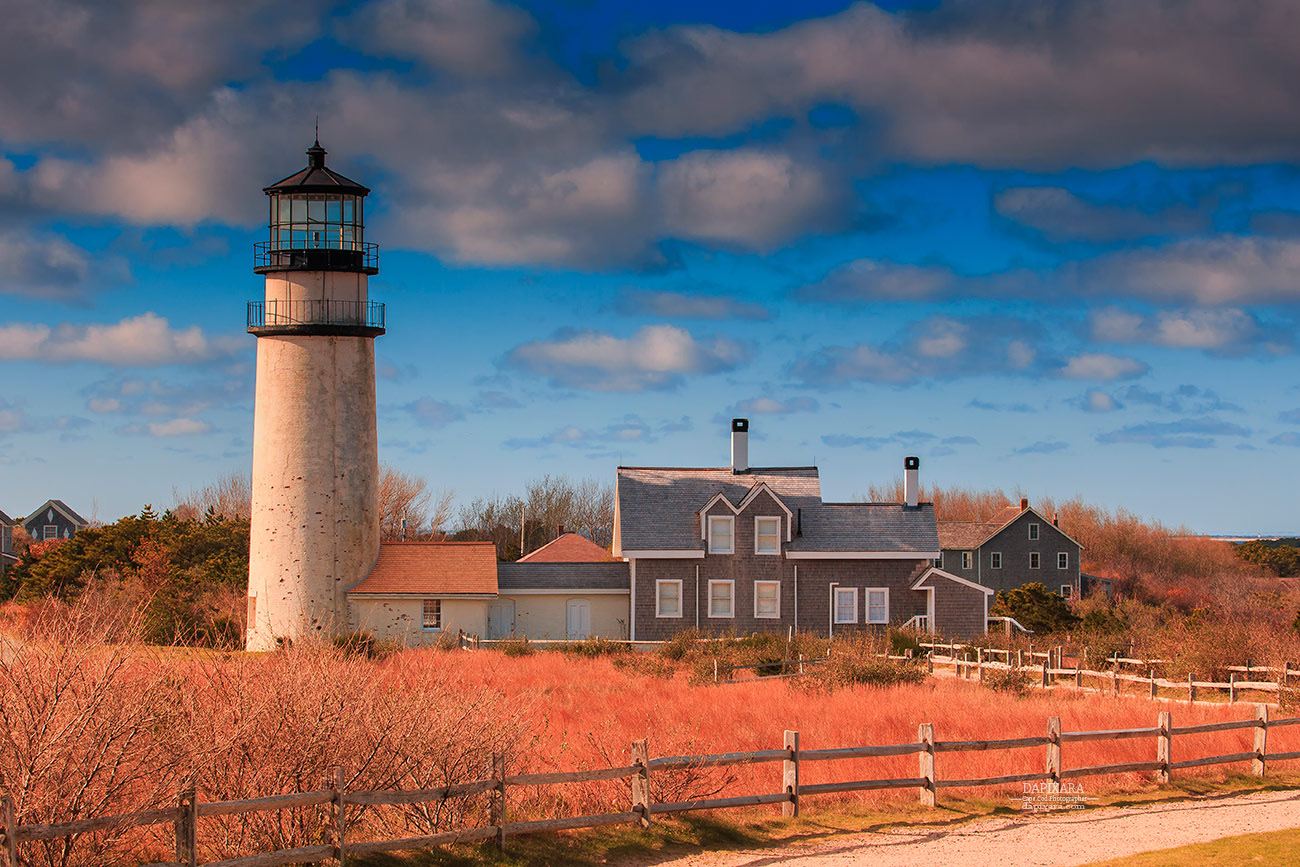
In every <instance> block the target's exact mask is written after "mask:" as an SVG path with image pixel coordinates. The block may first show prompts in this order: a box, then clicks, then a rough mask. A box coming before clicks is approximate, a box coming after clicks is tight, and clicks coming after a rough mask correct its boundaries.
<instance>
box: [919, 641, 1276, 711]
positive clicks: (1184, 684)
mask: <svg viewBox="0 0 1300 867" xmlns="http://www.w3.org/2000/svg"><path fill="white" fill-rule="evenodd" d="M921 646H922V647H926V648H929V649H930V651H931V652H930V654H929V656H928V659H929V664H930V665H931V666H935V665H951V666H952V667H953V671H954V673H955V674H956V675H957V676H958V677H965V678H970V677H972V676H974V677H975V678H976V679H978V680H983V679H984V672H985V671H989V670H993V671H996V670H1002V671H1006V670H1008V669H1019V670H1022V671H1026V672H1031V673H1032V674H1033V675H1036V678H1035V683H1036V684H1037V685H1039V686H1044V687H1046V686H1051V685H1052V684H1054V683H1057V682H1058V680H1060V679H1064V680H1065V682H1066V683H1068V684H1072V685H1073V686H1074V687H1076V688H1078V689H1084V688H1088V689H1091V690H1093V691H1097V692H1109V693H1111V694H1113V695H1120V693H1121V686H1120V685H1121V684H1137V685H1139V686H1140V687H1142V690H1141V693H1144V694H1148V695H1150V697H1151V698H1159V697H1160V690H1162V689H1163V690H1172V691H1175V692H1180V693H1181V692H1183V691H1186V693H1187V701H1188V702H1191V703H1194V702H1196V701H1197V700H1198V699H1197V696H1198V695H1199V694H1200V691H1202V690H1221V691H1224V692H1226V693H1227V697H1228V702H1229V703H1233V702H1236V701H1237V700H1238V699H1239V698H1240V693H1242V692H1261V693H1272V694H1274V695H1276V696H1279V697H1280V695H1281V693H1282V692H1283V691H1284V690H1287V689H1297V688H1300V681H1296V680H1295V678H1297V677H1300V668H1297V667H1293V663H1290V662H1288V663H1286V664H1284V665H1283V666H1281V667H1280V668H1275V667H1270V666H1263V665H1253V666H1246V665H1232V666H1227V671H1228V679H1227V680H1226V681H1204V680H1197V679H1196V676H1195V675H1191V674H1189V675H1188V676H1187V680H1177V681H1175V680H1168V679H1166V678H1163V677H1157V676H1156V669H1155V667H1156V666H1157V665H1161V664H1163V661H1162V660H1142V659H1130V658H1125V657H1120V656H1115V657H1107V662H1110V663H1111V668H1110V670H1109V671H1099V670H1095V669H1088V668H1084V667H1083V666H1082V664H1081V663H1082V661H1081V660H1077V659H1076V662H1075V666H1074V667H1073V668H1070V667H1068V666H1066V665H1065V664H1064V662H1065V653H1064V650H1063V648H1060V647H1054V648H1050V649H1048V650H1047V651H1043V652H1035V651H1032V650H1031V651H1022V650H999V649H997V648H988V647H970V646H968V645H962V644H938V643H935V644H930V643H922V645H921ZM940 650H947V651H948V653H947V654H943V655H940V654H939V653H938V651H940ZM998 656H1001V657H1002V658H1003V659H1005V660H1006V661H1005V662H1001V661H998V659H997V658H996V657H998ZM1122 665H1138V666H1142V667H1146V668H1147V673H1146V674H1145V675H1142V674H1130V673H1127V672H1121V671H1120V666H1122ZM1238 672H1241V673H1245V674H1253V673H1255V672H1263V673H1266V674H1269V673H1276V674H1277V675H1278V680H1276V681H1268V680H1246V679H1238V677H1237V674H1238ZM1085 678H1086V679H1088V682H1089V683H1091V686H1085ZM1272 703H1273V704H1280V702H1279V701H1274V702H1272Z"/></svg>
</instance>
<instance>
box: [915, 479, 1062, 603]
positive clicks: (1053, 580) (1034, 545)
mask: <svg viewBox="0 0 1300 867" xmlns="http://www.w3.org/2000/svg"><path fill="white" fill-rule="evenodd" d="M938 530H939V547H940V548H941V549H942V550H941V555H940V559H939V560H938V561H937V563H938V565H939V566H940V567H941V568H942V569H943V570H944V571H945V572H950V573H952V574H953V575H958V576H960V577H962V578H965V579H967V580H968V581H974V582H975V583H976V584H981V585H983V586H985V587H990V588H992V589H993V590H995V591H1001V590H1014V589H1016V588H1017V587H1020V586H1023V585H1025V584H1029V583H1038V584H1042V585H1044V586H1045V587H1047V589H1049V590H1052V591H1054V592H1057V593H1060V594H1061V595H1062V596H1065V597H1067V598H1068V597H1074V596H1078V595H1079V592H1080V589H1081V587H1080V576H1079V558H1080V556H1081V554H1082V553H1083V547H1082V546H1081V545H1080V544H1079V543H1078V542H1076V541H1075V540H1074V539H1072V538H1070V537H1069V536H1068V535H1067V534H1066V533H1065V531H1063V530H1062V529H1061V528H1060V527H1059V526H1057V523H1056V521H1052V520H1048V519H1047V518H1046V517H1044V516H1043V515H1042V514H1040V513H1039V512H1037V511H1036V510H1034V509H1031V508H1030V507H1029V501H1028V500H1026V499H1022V500H1021V501H1020V506H1019V507H1016V506H1007V507H1006V508H1005V509H1003V510H1002V511H1001V512H999V513H998V514H996V515H994V516H993V518H992V519H991V520H989V521H940V522H939V526H938Z"/></svg>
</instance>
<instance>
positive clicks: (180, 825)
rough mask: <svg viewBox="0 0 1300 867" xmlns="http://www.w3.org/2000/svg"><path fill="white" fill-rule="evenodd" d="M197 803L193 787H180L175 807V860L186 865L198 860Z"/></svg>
mask: <svg viewBox="0 0 1300 867" xmlns="http://www.w3.org/2000/svg"><path fill="white" fill-rule="evenodd" d="M198 848H199V804H198V794H197V793H196V792H195V790H194V787H193V786H190V787H189V788H186V789H182V790H181V792H180V795H179V796H178V798H177V807H176V860H177V861H178V862H180V863H181V864H184V865H186V867H195V865H196V864H198V861H199V853H198Z"/></svg>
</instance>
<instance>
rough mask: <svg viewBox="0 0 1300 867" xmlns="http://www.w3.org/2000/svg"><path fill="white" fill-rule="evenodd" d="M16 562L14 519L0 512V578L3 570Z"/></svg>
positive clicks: (3, 572)
mask: <svg viewBox="0 0 1300 867" xmlns="http://www.w3.org/2000/svg"><path fill="white" fill-rule="evenodd" d="M17 562H18V558H17V557H15V556H14V519H13V518H11V517H9V516H8V515H6V514H5V513H4V512H0V578H3V577H4V574H5V569H7V568H9V567H10V566H12V565H14V564H15V563H17Z"/></svg>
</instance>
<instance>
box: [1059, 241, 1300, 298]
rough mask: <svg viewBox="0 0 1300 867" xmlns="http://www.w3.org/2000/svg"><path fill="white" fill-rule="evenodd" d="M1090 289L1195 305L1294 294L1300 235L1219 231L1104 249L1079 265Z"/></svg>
mask: <svg viewBox="0 0 1300 867" xmlns="http://www.w3.org/2000/svg"><path fill="white" fill-rule="evenodd" d="M1078 270H1079V283H1080V286H1081V288H1082V289H1083V291H1085V292H1087V293H1090V294H1120V295H1123V294H1131V295H1137V296H1139V297H1143V298H1150V299H1153V300H1158V301H1174V302H1183V303H1188V302H1190V303H1194V304H1200V305H1207V306H1210V305H1223V304H1242V303H1267V302H1295V301H1297V300H1300V240H1296V239H1282V238H1262V237H1243V236H1237V235H1219V236H1215V237H1211V238H1194V239H1190V240H1184V241H1178V242H1175V243H1172V244H1167V245H1165V246H1161V247H1140V248H1135V249H1131V250H1125V251H1121V252H1118V253H1112V254H1108V255H1106V256H1102V257H1099V258H1097V259H1095V260H1092V261H1089V262H1085V263H1083V264H1081V265H1080V266H1079V269H1078Z"/></svg>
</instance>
